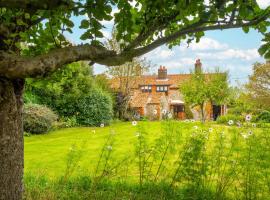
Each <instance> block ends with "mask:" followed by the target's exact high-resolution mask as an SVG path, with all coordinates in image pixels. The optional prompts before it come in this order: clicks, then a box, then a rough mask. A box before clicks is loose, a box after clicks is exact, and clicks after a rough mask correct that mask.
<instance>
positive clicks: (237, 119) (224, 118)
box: [217, 114, 245, 124]
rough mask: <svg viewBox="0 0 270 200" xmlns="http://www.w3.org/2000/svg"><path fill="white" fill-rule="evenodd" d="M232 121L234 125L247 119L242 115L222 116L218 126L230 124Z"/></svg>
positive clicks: (219, 118) (218, 120)
mask: <svg viewBox="0 0 270 200" xmlns="http://www.w3.org/2000/svg"><path fill="white" fill-rule="evenodd" d="M230 120H232V121H233V123H234V124H236V123H237V122H243V121H244V120H245V118H244V117H243V116H241V115H233V114H227V115H222V116H219V117H218V118H217V123H218V124H228V122H229V121H230Z"/></svg>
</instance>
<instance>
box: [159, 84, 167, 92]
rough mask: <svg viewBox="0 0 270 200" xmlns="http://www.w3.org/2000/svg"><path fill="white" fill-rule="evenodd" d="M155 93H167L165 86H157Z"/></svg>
mask: <svg viewBox="0 0 270 200" xmlns="http://www.w3.org/2000/svg"><path fill="white" fill-rule="evenodd" d="M157 92H168V86H167V85H157Z"/></svg>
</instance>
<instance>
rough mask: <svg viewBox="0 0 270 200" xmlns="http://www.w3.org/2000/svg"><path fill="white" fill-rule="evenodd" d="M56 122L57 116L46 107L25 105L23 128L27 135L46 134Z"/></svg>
mask: <svg viewBox="0 0 270 200" xmlns="http://www.w3.org/2000/svg"><path fill="white" fill-rule="evenodd" d="M56 120H57V115H56V114H55V113H54V112H53V111H51V110H50V109H49V108H47V107H46V106H42V105H38V104H26V105H25V107H24V112H23V128H24V130H25V131H27V132H29V133H35V134H41V133H46V132H48V131H49V130H50V129H51V128H52V126H53V124H54V123H55V122H56Z"/></svg>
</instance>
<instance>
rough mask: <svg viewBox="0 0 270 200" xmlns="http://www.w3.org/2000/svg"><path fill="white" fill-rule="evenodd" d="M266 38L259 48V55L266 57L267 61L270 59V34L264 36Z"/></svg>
mask: <svg viewBox="0 0 270 200" xmlns="http://www.w3.org/2000/svg"><path fill="white" fill-rule="evenodd" d="M264 36H265V38H264V39H263V40H262V42H263V44H262V46H261V47H260V48H259V53H260V54H261V55H262V56H264V57H265V59H269V58H270V33H266V34H264Z"/></svg>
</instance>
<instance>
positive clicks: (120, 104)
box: [107, 31, 150, 119]
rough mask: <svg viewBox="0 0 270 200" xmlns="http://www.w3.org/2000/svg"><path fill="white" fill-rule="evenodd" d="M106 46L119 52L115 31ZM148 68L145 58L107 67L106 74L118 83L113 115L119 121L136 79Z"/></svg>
mask: <svg viewBox="0 0 270 200" xmlns="http://www.w3.org/2000/svg"><path fill="white" fill-rule="evenodd" d="M107 46H108V48H109V49H112V50H114V51H116V52H120V51H121V45H120V43H119V42H118V41H117V40H116V31H113V32H112V38H111V39H110V40H108V43H107ZM149 68H150V64H149V63H148V62H147V60H146V59H145V58H143V59H142V58H133V59H132V61H130V62H126V63H125V64H123V65H118V66H113V67H107V74H108V75H109V76H112V77H113V78H115V79H116V80H117V81H118V86H119V87H118V88H117V90H116V91H115V92H117V97H116V104H115V114H116V116H118V117H119V118H120V119H123V118H125V117H126V114H127V110H128V102H129V100H130V98H131V95H132V87H133V86H134V84H135V82H136V79H137V77H139V76H141V75H143V74H144V73H145V72H147V71H148V70H149Z"/></svg>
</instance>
